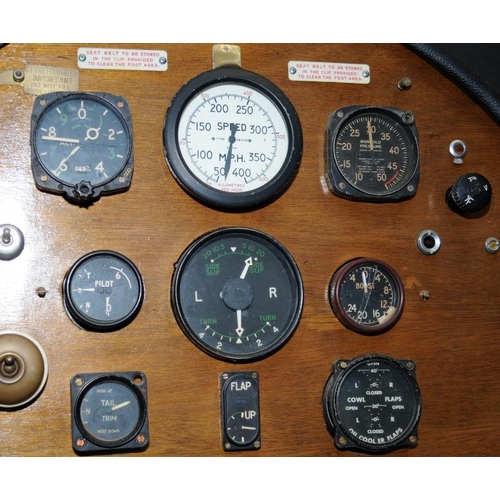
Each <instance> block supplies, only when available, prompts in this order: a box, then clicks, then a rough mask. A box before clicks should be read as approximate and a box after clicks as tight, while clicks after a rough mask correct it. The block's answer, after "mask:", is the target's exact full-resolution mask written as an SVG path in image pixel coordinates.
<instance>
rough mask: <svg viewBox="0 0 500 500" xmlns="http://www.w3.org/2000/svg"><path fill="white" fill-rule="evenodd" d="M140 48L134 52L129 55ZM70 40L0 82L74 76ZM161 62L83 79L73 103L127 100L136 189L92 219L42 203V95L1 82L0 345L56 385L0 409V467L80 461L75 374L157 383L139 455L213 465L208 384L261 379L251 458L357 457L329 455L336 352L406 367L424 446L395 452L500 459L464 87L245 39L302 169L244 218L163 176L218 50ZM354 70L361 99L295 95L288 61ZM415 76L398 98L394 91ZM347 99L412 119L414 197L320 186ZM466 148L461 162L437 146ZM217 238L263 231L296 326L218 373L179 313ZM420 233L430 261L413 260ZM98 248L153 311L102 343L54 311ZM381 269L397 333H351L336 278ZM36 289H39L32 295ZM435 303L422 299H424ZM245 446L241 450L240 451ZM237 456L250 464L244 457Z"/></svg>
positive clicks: (486, 231)
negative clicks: (7, 460) (2, 334)
mask: <svg viewBox="0 0 500 500" xmlns="http://www.w3.org/2000/svg"><path fill="white" fill-rule="evenodd" d="M135 47H136V48H138V47H140V46H135ZM78 48H79V45H65V44H54V45H44V44H42V45H34V44H29V45H21V44H10V45H8V46H6V47H5V48H3V49H1V51H0V71H5V70H10V69H16V68H24V67H25V66H26V65H27V64H39V65H46V66H56V67H62V68H73V69H78V66H77V50H78ZM143 48H148V49H162V50H166V51H167V53H168V70H167V71H165V72H147V71H114V70H80V84H79V85H80V90H81V91H99V92H108V93H113V94H117V95H121V96H123V97H125V98H126V99H127V100H128V102H129V105H130V108H131V112H132V116H133V126H134V147H135V172H134V177H133V181H132V185H131V188H130V190H129V191H128V192H126V193H123V194H120V195H116V196H110V197H103V198H102V199H101V200H100V201H98V202H97V203H95V204H94V205H92V206H90V207H88V208H80V207H78V206H75V205H72V204H69V203H68V202H66V201H65V200H64V199H63V198H62V197H60V196H55V195H51V194H47V193H43V192H41V191H39V190H38V189H37V188H36V187H35V185H34V182H33V177H32V173H31V167H30V162H31V149H30V116H31V109H32V106H33V102H34V98H35V96H33V95H29V94H25V93H24V92H23V89H22V88H21V87H18V86H1V87H0V224H13V225H15V226H17V227H18V228H20V229H21V230H22V232H23V234H24V236H25V239H26V245H25V249H24V251H23V252H22V254H21V255H20V256H19V257H18V258H16V259H14V260H12V261H0V304H1V312H0V331H8V330H15V331H20V332H23V333H26V334H28V335H30V336H32V337H33V338H35V339H36V340H37V341H38V342H39V343H40V344H41V345H42V347H43V349H44V350H45V352H46V355H47V359H48V365H49V377H48V381H47V384H46V387H45V389H44V391H43V393H42V394H41V395H40V397H39V398H38V399H37V400H36V401H35V402H33V403H32V404H31V405H29V406H28V407H26V408H23V409H20V410H17V411H1V412H0V455H5V456H74V452H73V449H72V439H71V406H70V390H69V387H70V379H71V378H72V377H73V376H74V375H75V374H77V373H82V372H111V371H131V370H140V371H143V372H144V373H146V375H147V378H148V397H149V426H150V444H149V447H148V448H147V450H145V451H143V452H141V453H132V454H131V455H132V456H223V455H227V453H225V452H224V451H223V449H222V447H221V436H220V404H219V374H220V373H221V372H223V371H225V370H231V369H235V368H236V369H238V370H240V369H241V370H256V371H257V372H258V373H259V377H260V404H261V426H262V447H261V449H260V450H258V451H253V452H251V456H339V455H340V456H350V455H354V453H352V452H346V451H339V450H338V449H337V448H336V447H335V446H334V444H333V440H332V438H331V436H330V434H329V433H328V431H327V429H326V425H325V421H324V418H323V408H322V393H323V388H324V386H325V383H326V381H327V379H328V377H329V376H330V374H331V372H332V363H333V362H334V361H335V360H337V359H340V358H347V359H350V358H353V357H355V356H358V355H362V354H371V353H380V354H385V355H389V356H393V357H396V358H404V359H406V358H411V359H413V360H414V361H415V363H416V366H417V369H416V374H417V380H418V383H419V386H420V390H421V393H422V400H423V407H422V417H421V420H420V425H419V442H418V446H417V447H415V448H411V449H401V450H397V451H395V452H393V453H392V455H394V456H450V455H451V456H495V455H498V453H499V450H500V427H499V426H498V421H499V420H500V387H499V380H500V364H499V363H497V359H496V356H497V353H498V350H499V348H500V327H499V306H500V294H499V290H500V275H499V272H498V271H499V264H500V260H499V259H500V254H496V255H492V254H490V253H488V252H486V250H485V247H484V243H485V240H486V239H487V238H488V237H492V236H493V237H498V238H500V227H499V222H500V205H499V203H498V202H497V196H498V193H497V186H498V185H499V182H500V178H499V176H500V174H499V170H498V168H497V163H498V158H499V141H498V137H499V129H498V126H497V125H496V124H495V123H494V122H493V121H492V120H491V119H490V118H489V117H488V116H487V115H486V113H485V112H484V111H483V110H482V109H480V108H479V107H478V106H477V105H476V104H474V103H473V102H472V101H471V100H470V99H469V98H468V97H467V96H466V95H465V94H463V93H462V92H461V91H460V90H459V89H458V88H457V87H455V86H454V84H452V83H451V82H449V81H448V80H447V79H446V78H444V77H443V76H442V75H441V74H439V73H438V72H436V71H435V70H434V69H433V68H432V67H431V66H429V65H428V64H427V63H425V62H424V61H422V60H420V59H419V58H418V57H417V56H416V55H414V54H413V53H411V52H409V51H408V50H407V49H406V48H404V47H403V46H401V45H386V44H375V45H370V44H354V45H344V44H335V45H322V44H304V45H295V44H283V45H279V44H269V45H267V44H249V45H241V53H242V66H243V67H244V68H245V69H248V70H251V71H255V72H257V73H259V74H261V75H263V76H265V77H266V78H268V79H270V80H271V81H273V82H274V83H275V84H276V85H278V86H279V87H280V88H281V89H282V90H283V91H284V92H285V93H286V95H287V96H288V97H289V98H290V100H291V101H292V102H293V104H294V106H295V107H296V109H297V112H298V114H299V116H300V120H301V123H302V129H303V135H304V153H303V159H302V163H301V166H300V170H299V172H298V175H297V177H296V178H295V180H294V182H293V184H292V185H291V187H290V188H289V189H288V191H287V192H286V193H285V194H284V195H283V196H282V197H280V198H279V199H278V200H277V201H275V202H274V203H272V204H270V205H268V206H266V207H265V208H261V209H259V210H256V211H252V212H249V213H226V212H222V211H217V210H214V209H212V208H208V207H206V206H204V205H202V204H200V203H199V202H197V201H195V200H194V199H192V198H191V197H190V196H189V195H187V194H186V193H185V192H184V191H183V189H182V188H181V187H180V186H179V185H178V184H177V182H176V181H175V179H174V178H173V177H172V175H171V173H170V171H169V169H168V166H167V163H166V160H165V157H164V154H163V141H162V127H163V121H164V117H165V112H166V109H167V107H168V105H169V103H170V101H171V99H172V97H173V96H174V94H175V93H176V92H177V90H178V89H179V88H180V87H181V86H182V85H183V84H184V83H185V82H186V81H188V80H189V79H191V78H192V77H194V76H196V75H197V74H199V73H201V72H203V71H205V70H208V69H210V68H211V64H212V45H211V44H206V45H191V44H173V45H168V44H167V45H156V44H152V45H147V46H143ZM291 60H299V61H328V62H346V63H363V64H368V65H369V66H370V71H371V82H370V84H368V85H354V84H348V83H320V82H293V81H290V80H289V78H288V74H287V64H288V61H291ZM404 76H409V77H410V78H411V79H412V82H413V84H412V87H411V89H410V90H408V91H400V90H398V88H397V83H398V81H399V80H400V79H401V78H402V77H404ZM351 104H366V105H381V106H393V107H396V108H401V109H408V110H411V111H413V112H414V113H415V116H416V123H417V126H418V130H419V133H420V154H421V179H420V185H419V188H418V192H417V194H416V196H415V197H414V198H412V199H411V200H409V201H405V202H402V203H398V204H396V205H395V204H370V203H355V202H350V201H347V200H344V199H341V198H338V197H335V196H333V195H332V194H331V193H330V191H329V190H328V188H327V184H326V180H325V172H324V167H325V165H324V133H325V126H326V123H327V120H328V117H329V115H330V114H331V113H332V112H333V111H334V110H335V109H337V108H339V107H341V106H347V105H351ZM454 139H461V140H463V141H465V142H466V144H467V146H468V154H467V156H466V157H465V162H464V165H462V166H457V165H455V164H454V163H453V161H452V158H451V156H450V154H449V152H448V146H449V144H450V142H451V141H452V140H454ZM469 171H477V172H480V173H482V174H483V175H484V176H486V177H487V178H488V180H489V181H490V183H491V184H492V186H493V201H492V203H491V205H490V207H489V209H488V210H487V212H486V213H485V214H484V215H483V216H482V217H480V218H476V219H472V220H471V219H465V218H463V217H460V216H459V215H457V214H455V213H453V212H452V211H451V210H450V209H449V208H448V207H447V206H446V204H445V193H446V191H447V189H448V188H449V187H450V186H451V185H452V184H453V182H454V180H455V179H456V178H457V177H458V176H459V175H462V174H464V173H467V172H469ZM224 226H245V227H251V228H255V229H259V230H262V231H264V232H266V233H268V234H270V235H272V236H274V237H275V238H276V239H277V240H278V241H280V242H281V243H282V244H283V245H284V246H285V247H286V248H287V249H288V250H289V251H290V253H291V254H292V255H293V257H294V258H295V260H296V262H297V264H298V266H299V268H300V271H301V273H302V277H303V280H304V288H305V305H304V310H303V314H302V318H301V321H300V324H299V327H298V328H297V330H296V332H295V334H294V336H293V337H292V339H291V340H290V342H289V343H288V344H287V345H286V346H285V347H284V348H283V349H281V350H280V351H279V352H277V353H276V354H274V355H272V356H271V357H269V358H267V359H265V360H262V361H259V362H256V363H249V364H243V365H238V366H237V367H235V366H233V365H230V364H228V363H224V362H222V361H218V360H216V359H213V358H211V357H209V356H207V355H206V354H204V353H203V352H201V351H200V350H198V349H197V348H196V347H195V346H194V345H193V344H191V342H189V341H188V340H187V338H186V337H185V336H184V334H183V333H182V331H181V330H180V328H179V326H178V325H177V323H176V321H175V318H174V316H173V312H172V308H171V305H170V284H171V278H172V273H173V270H174V263H175V262H176V261H177V259H178V258H179V256H180V255H181V254H182V252H183V251H184V249H185V248H186V247H187V246H188V245H189V244H190V243H191V242H192V241H193V240H195V239H196V238H198V237H199V236H200V235H202V234H204V233H206V232H207V231H210V230H213V229H216V228H219V227H224ZM424 229H432V230H434V231H436V232H437V233H438V234H439V236H440V237H441V241H442V247H441V250H440V251H439V252H438V253H437V254H436V255H433V256H425V255H423V254H422V253H421V252H420V251H419V250H418V249H417V247H416V239H417V236H418V235H419V233H420V232H421V231H423V230H424ZM101 249H109V250H115V251H118V252H120V253H123V254H125V255H126V256H128V257H129V258H130V259H131V260H132V261H134V262H135V263H136V265H137V266H138V267H139V269H140V271H141V273H142V276H143V279H144V283H145V300H144V304H143V307H142V309H141V311H140V313H139V315H138V316H137V318H136V319H135V320H134V321H133V322H132V323H131V324H130V325H129V326H127V327H126V328H124V329H122V330H120V331H117V332H113V333H105V334H103V333H93V332H87V331H84V330H82V329H79V328H78V327H76V326H75V325H74V323H73V322H72V321H71V320H70V319H69V318H68V316H67V314H66V312H65V310H64V307H63V301H62V288H61V287H62V280H63V278H64V275H65V274H66V272H67V271H68V269H69V268H70V267H71V265H72V264H73V263H74V262H75V261H76V260H77V259H78V258H80V257H81V256H82V255H84V254H86V253H88V252H90V251H93V250H101ZM360 256H365V257H373V258H378V259H382V260H384V261H386V262H388V263H390V265H391V266H392V267H394V268H395V269H396V270H397V271H398V273H399V275H400V276H401V278H402V280H403V283H404V287H405V291H406V303H405V309H404V312H403V315H402V317H401V319H400V321H399V322H398V323H397V325H396V326H395V327H394V328H393V329H391V330H390V331H388V332H386V333H384V334H382V335H378V336H374V337H369V336H363V335H359V334H356V333H354V332H352V331H350V330H348V329H346V328H345V327H343V326H342V324H341V323H340V322H339V321H338V320H337V318H336V317H335V315H334V314H333V312H332V309H331V307H330V304H329V302H328V298H327V292H328V284H329V281H330V279H331V277H332V274H333V273H334V271H335V270H336V269H337V268H338V267H339V266H340V265H341V264H343V263H344V262H346V261H348V260H350V259H352V258H354V257H360ZM38 287H44V288H45V289H46V290H47V294H46V296H45V297H40V296H38V295H37V293H36V290H37V288H38ZM423 290H426V291H428V293H429V296H430V298H429V299H428V300H426V301H424V300H423V299H422V298H421V295H420V293H421V291H423ZM243 454H244V453H243V452H237V453H236V455H243ZM246 455H248V452H247V453H246Z"/></svg>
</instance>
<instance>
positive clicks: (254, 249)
mask: <svg viewBox="0 0 500 500" xmlns="http://www.w3.org/2000/svg"><path fill="white" fill-rule="evenodd" d="M171 298H172V306H173V311H174V314H175V317H176V319H177V322H178V323H179V325H180V327H181V328H182V330H183V332H184V333H185V335H186V336H187V337H188V338H189V340H191V341H192V342H193V343H194V344H195V345H196V346H197V347H198V348H199V349H201V350H202V351H204V352H205V353H207V354H209V355H211V356H213V357H215V358H218V359H220V360H223V361H233V362H250V361H256V360H258V359H262V358H264V357H266V356H269V355H271V354H273V353H274V352H276V351H277V350H278V349H280V348H281V347H283V346H284V344H285V343H286V342H287V341H288V340H289V339H290V337H291V336H292V334H293V333H294V331H295V329H296V327H297V325H298V323H299V319H300V316H301V313H302V306H303V300H304V298H303V285H302V279H301V276H300V273H299V270H298V267H297V265H296V263H295V261H294V260H293V258H292V256H291V255H290V253H289V252H288V251H287V250H286V249H285V248H284V247H283V246H282V245H281V244H280V243H278V242H277V241H276V240H275V239H274V238H272V237H271V236H269V235H267V234H265V233H262V232H260V231H257V230H254V229H248V228H241V227H236V228H223V229H218V230H216V231H213V232H211V233H208V234H205V235H203V236H201V237H200V238H198V239H197V240H195V241H194V242H193V243H192V244H191V245H190V246H189V247H188V248H187V249H186V250H185V251H184V253H183V254H182V256H181V257H180V259H179V261H178V262H177V264H176V265H175V272H174V276H173V279H172V288H171Z"/></svg>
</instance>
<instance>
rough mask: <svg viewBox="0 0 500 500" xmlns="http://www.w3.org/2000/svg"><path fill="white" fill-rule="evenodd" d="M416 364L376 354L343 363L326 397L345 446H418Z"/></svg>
mask: <svg viewBox="0 0 500 500" xmlns="http://www.w3.org/2000/svg"><path fill="white" fill-rule="evenodd" d="M414 370H415V363H414V362H413V361H411V360H395V359H393V358H389V357H386V356H379V355H372V356H365V357H360V358H357V359H355V360H352V361H337V362H336V363H335V373H334V374H333V375H332V376H331V377H330V379H329V381H328V383H327V385H326V387H325V392H324V396H323V403H324V409H325V415H326V418H327V422H328V424H329V427H330V431H331V432H332V431H333V434H334V438H335V443H336V444H337V446H339V447H340V448H355V449H361V450H366V451H374V452H377V451H390V450H393V449H395V448H397V447H398V446H402V445H405V446H407V445H416V443H417V434H416V430H417V429H416V426H417V423H418V419H419V417H420V409H421V400H420V392H419V389H418V385H417V382H416V379H415V376H414Z"/></svg>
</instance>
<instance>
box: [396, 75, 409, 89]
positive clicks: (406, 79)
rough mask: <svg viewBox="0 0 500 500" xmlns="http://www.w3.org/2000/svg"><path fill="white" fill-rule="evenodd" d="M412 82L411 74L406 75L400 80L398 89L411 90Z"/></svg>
mask: <svg viewBox="0 0 500 500" xmlns="http://www.w3.org/2000/svg"><path fill="white" fill-rule="evenodd" d="M411 84H412V81H411V78H410V77H409V76H404V77H403V78H401V80H399V82H398V89H399V90H410V89H411Z"/></svg>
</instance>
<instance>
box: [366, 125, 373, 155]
mask: <svg viewBox="0 0 500 500" xmlns="http://www.w3.org/2000/svg"><path fill="white" fill-rule="evenodd" d="M366 128H367V129H368V140H369V141H370V151H373V132H372V122H371V120H370V119H368V121H367V122H366Z"/></svg>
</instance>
